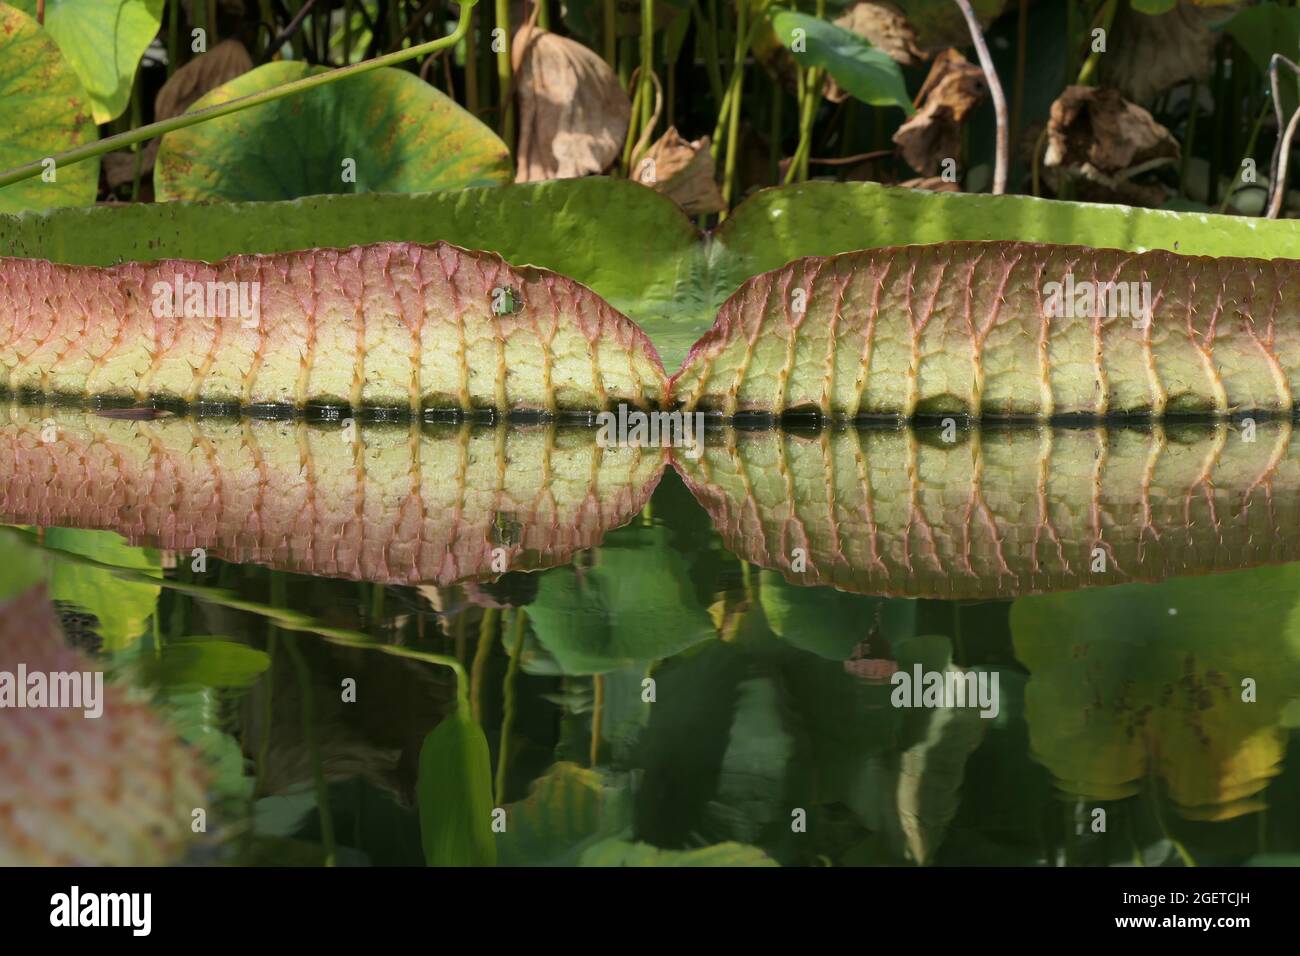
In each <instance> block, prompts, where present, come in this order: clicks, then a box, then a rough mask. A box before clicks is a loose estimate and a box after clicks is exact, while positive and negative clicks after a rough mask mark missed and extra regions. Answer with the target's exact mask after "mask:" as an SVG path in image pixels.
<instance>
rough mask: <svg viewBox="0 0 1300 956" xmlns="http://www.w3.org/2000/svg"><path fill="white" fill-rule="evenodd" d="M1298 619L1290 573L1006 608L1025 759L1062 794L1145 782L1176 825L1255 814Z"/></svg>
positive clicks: (1290, 693)
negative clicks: (1018, 668)
mask: <svg viewBox="0 0 1300 956" xmlns="http://www.w3.org/2000/svg"><path fill="white" fill-rule="evenodd" d="M1298 614H1300V564H1289V565H1285V566H1282V567H1269V568H1257V569H1254V570H1250V571H1240V572H1236V573H1232V574H1225V575H1222V576H1219V577H1216V578H1212V579H1209V580H1194V579H1188V578H1176V579H1173V580H1169V581H1165V582H1164V583H1162V584H1159V585H1156V586H1154V587H1132V586H1126V587H1117V588H1110V589H1107V590H1104V591H1100V592H1097V593H1095V594H1090V595H1087V596H1086V597H1084V596H1082V595H1079V594H1059V595H1043V596H1038V597H1026V598H1021V599H1019V600H1018V601H1017V602H1016V603H1015V606H1014V607H1013V608H1012V611H1011V628H1012V633H1013V635H1014V638H1015V646H1016V655H1017V656H1018V657H1019V658H1020V660H1021V661H1022V662H1023V663H1024V664H1025V666H1026V667H1028V668H1029V670H1030V673H1031V679H1030V682H1029V687H1028V689H1027V691H1026V706H1027V716H1028V721H1029V727H1030V735H1031V741H1032V744H1033V749H1034V753H1035V754H1036V755H1037V756H1038V758H1039V759H1040V760H1042V761H1043V762H1044V763H1045V764H1046V765H1047V766H1048V767H1049V768H1050V769H1051V771H1052V773H1053V774H1054V775H1055V777H1056V778H1057V781H1058V785H1059V786H1060V787H1061V788H1062V789H1064V790H1066V791H1067V792H1069V793H1072V794H1078V795H1080V796H1084V797H1089V798H1095V799H1116V798H1120V797H1125V796H1128V795H1131V794H1133V793H1135V792H1137V789H1138V785H1139V783H1140V781H1141V780H1142V779H1143V778H1145V777H1154V778H1157V779H1159V780H1160V781H1162V782H1163V785H1164V788H1165V790H1166V791H1167V792H1168V794H1169V797H1170V798H1171V799H1172V801H1173V802H1174V803H1175V805H1177V807H1178V808H1179V812H1180V813H1181V814H1183V815H1184V816H1187V817H1191V818H1197V819H1225V818H1228V817H1232V816H1237V815H1239V814H1241V813H1244V812H1249V811H1250V810H1252V809H1258V808H1259V807H1260V806H1261V803H1260V802H1259V800H1258V797H1259V794H1260V792H1261V791H1262V790H1263V789H1264V788H1265V786H1267V784H1268V781H1269V779H1270V778H1271V777H1273V776H1274V775H1275V774H1277V773H1278V772H1280V770H1281V761H1282V756H1283V753H1284V748H1285V742H1286V731H1285V729H1284V728H1283V727H1282V726H1281V725H1280V723H1279V720H1280V718H1281V715H1282V712H1283V709H1284V707H1285V706H1286V705H1287V703H1288V702H1289V701H1291V700H1293V699H1295V698H1296V696H1297V695H1300V617H1298ZM1225 635H1226V636H1229V637H1230V639H1225ZM1247 681H1249V682H1250V683H1249V685H1247V684H1246V682H1247Z"/></svg>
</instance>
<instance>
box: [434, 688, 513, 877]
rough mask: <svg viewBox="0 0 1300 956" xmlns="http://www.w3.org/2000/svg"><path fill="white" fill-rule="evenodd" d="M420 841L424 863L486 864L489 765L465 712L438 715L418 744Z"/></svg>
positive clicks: (489, 860)
mask: <svg viewBox="0 0 1300 956" xmlns="http://www.w3.org/2000/svg"><path fill="white" fill-rule="evenodd" d="M416 789H417V791H418V795H419V803H420V842H421V844H422V845H423V847H424V859H425V862H426V863H428V865H429V866H492V865H493V864H495V863H496V858H497V851H496V841H495V838H494V836H493V834H492V809H493V808H492V765H491V763H490V761H489V757H488V745H487V738H486V737H485V736H484V735H483V728H482V727H480V726H479V725H478V724H477V723H476V722H475V721H474V720H473V718H471V717H470V716H469V714H468V713H467V712H463V711H460V712H457V713H455V714H452V715H450V716H448V717H446V718H444V719H443V721H442V722H441V723H440V724H438V726H437V727H435V728H433V730H432V731H430V732H429V736H428V737H426V738H425V740H424V745H423V746H422V747H421V748H420V775H419V782H418V784H417V788H416Z"/></svg>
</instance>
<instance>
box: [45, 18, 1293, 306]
mask: <svg viewBox="0 0 1300 956" xmlns="http://www.w3.org/2000/svg"><path fill="white" fill-rule="evenodd" d="M943 5H944V6H945V7H949V8H952V9H956V8H955V5H954V4H952V3H951V0H944V2H943ZM65 215H69V214H65ZM999 239H1002V240H1017V239H1018V240H1022V241H1025V242H1044V243H1057V244H1063V245H1074V244H1077V245H1087V246H1093V247H1095V248H1107V249H1124V250H1126V251H1129V252H1145V251H1146V250H1148V249H1166V250H1168V251H1170V252H1179V253H1182V254H1183V255H1188V256H1254V257H1258V258H1262V259H1268V258H1272V257H1274V256H1284V257H1291V258H1300V232H1298V231H1297V230H1296V229H1295V226H1294V225H1293V224H1292V223H1289V222H1263V221H1260V220H1258V219H1246V218H1243V217H1241V216H1215V215H1202V214H1199V213H1176V212H1169V211H1167V210H1156V209H1133V208H1129V207H1125V206H1110V205H1098V204H1093V203H1074V202H1060V201H1057V200H1049V199H1035V198H1033V197H1032V196H982V195H968V194H963V193H950V194H944V193H933V192H928V191H925V190H913V189H897V188H891V187H887V186H881V185H879V184H878V183H824V182H820V183H819V182H814V183H802V184H799V185H796V186H790V187H786V188H782V189H765V190H762V191H761V192H758V193H756V194H754V195H753V196H752V197H751V198H750V199H748V200H747V201H746V202H744V203H741V205H740V206H739V207H737V209H736V210H735V212H734V213H733V214H732V215H731V216H729V217H728V218H727V221H726V222H725V223H723V224H722V225H721V226H720V227H719V228H718V229H717V230H716V231H715V232H714V233H713V235H712V237H711V242H710V246H709V252H710V255H709V265H710V270H709V272H708V274H707V276H705V277H704V278H706V280H707V282H708V286H707V290H706V293H707V301H708V302H709V303H710V307H711V308H714V309H716V308H717V307H718V306H720V305H721V304H722V302H723V301H724V300H725V299H726V297H727V296H729V295H731V294H732V293H733V292H734V291H735V290H736V288H737V287H738V286H739V285H740V284H741V283H742V282H744V281H745V280H746V279H748V278H750V277H751V276H755V275H757V274H759V273H760V272H766V271H768V270H769V269H776V268H779V267H781V266H783V265H785V264H786V263H788V262H790V261H792V260H794V259H798V258H799V257H801V256H830V255H835V254H836V253H840V252H850V251H852V250H854V249H874V248H881V247H886V246H904V245H911V244H922V243H933V242H951V241H957V240H999ZM632 314H633V315H635V314H636V313H635V312H633V313H632Z"/></svg>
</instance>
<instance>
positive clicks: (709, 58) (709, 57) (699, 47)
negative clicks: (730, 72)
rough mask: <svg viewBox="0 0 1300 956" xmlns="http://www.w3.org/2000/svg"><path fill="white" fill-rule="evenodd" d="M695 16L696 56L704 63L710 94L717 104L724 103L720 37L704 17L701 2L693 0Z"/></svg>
mask: <svg viewBox="0 0 1300 956" xmlns="http://www.w3.org/2000/svg"><path fill="white" fill-rule="evenodd" d="M691 12H692V13H693V14H694V16H695V46H696V51H695V55H696V56H697V57H699V58H700V59H701V60H703V61H704V73H705V75H706V76H708V78H709V92H710V93H712V94H713V101H714V102H715V103H721V102H722V96H723V91H722V70H721V69H720V68H719V67H718V37H717V34H716V33H715V32H714V30H713V26H712V24H710V22H709V21H708V20H706V19H705V17H704V11H703V10H701V9H700V4H699V0H691Z"/></svg>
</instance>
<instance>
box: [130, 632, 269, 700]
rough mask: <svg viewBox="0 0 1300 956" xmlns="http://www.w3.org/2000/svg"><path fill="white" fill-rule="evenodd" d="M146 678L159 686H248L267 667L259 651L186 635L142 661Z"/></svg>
mask: <svg viewBox="0 0 1300 956" xmlns="http://www.w3.org/2000/svg"><path fill="white" fill-rule="evenodd" d="M143 666H144V669H145V673H146V675H147V677H148V678H149V679H150V680H153V681H155V682H156V683H158V684H160V685H162V686H163V687H169V688H172V687H175V688H183V687H212V688H217V687H224V688H236V687H251V686H252V685H253V684H255V683H256V682H257V679H258V677H259V676H260V675H261V674H262V672H263V671H265V670H266V669H267V668H269V667H270V666H271V658H270V657H269V656H268V655H267V654H266V652H265V651H259V650H256V649H255V648H251V647H248V646H246V645H244V644H239V643H236V642H234V641H230V640H223V639H222V638H220V637H210V636H203V637H187V638H184V639H183V640H180V641H174V642H170V643H168V644H166V645H165V646H163V647H162V648H161V649H160V650H159V652H158V654H157V656H156V657H154V658H152V659H146V660H145V661H144V662H143Z"/></svg>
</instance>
